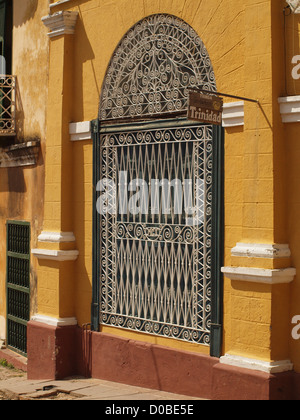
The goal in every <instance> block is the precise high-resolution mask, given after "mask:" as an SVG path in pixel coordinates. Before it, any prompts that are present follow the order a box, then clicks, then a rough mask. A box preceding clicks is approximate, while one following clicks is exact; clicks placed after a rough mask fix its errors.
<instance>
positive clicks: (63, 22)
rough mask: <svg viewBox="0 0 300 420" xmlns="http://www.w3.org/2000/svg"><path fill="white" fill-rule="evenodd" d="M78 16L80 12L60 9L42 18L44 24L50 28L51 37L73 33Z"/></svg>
mask: <svg viewBox="0 0 300 420" xmlns="http://www.w3.org/2000/svg"><path fill="white" fill-rule="evenodd" d="M77 18H78V12H72V11H60V12H57V13H54V14H53V15H48V16H45V17H43V18H42V22H43V23H44V25H45V26H46V27H47V28H48V29H50V32H49V33H48V36H49V38H54V37H57V36H61V35H73V34H74V33H75V26H76V22H77Z"/></svg>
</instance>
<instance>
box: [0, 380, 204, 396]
mask: <svg viewBox="0 0 300 420" xmlns="http://www.w3.org/2000/svg"><path fill="white" fill-rule="evenodd" d="M0 400H106V401H118V400H119V401H130V400H133V401H134V400H136V401H147V400H149V401H150V400H154V401H157V400H161V401H162V400H165V401H166V400H168V401H172V400H173V401H174V400H175V401H176V400H179V401H195V400H199V399H197V398H192V397H191V398H190V397H186V396H182V395H175V394H170V393H167V392H160V391H153V390H149V389H143V388H137V387H132V386H127V385H121V384H116V383H112V382H106V381H102V380H97V379H84V378H70V379H67V380H64V381H30V380H27V379H26V375H25V376H24V375H23V376H21V377H13V378H9V379H6V380H2V381H0Z"/></svg>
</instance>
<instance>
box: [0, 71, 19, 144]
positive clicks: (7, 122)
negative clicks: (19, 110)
mask: <svg viewBox="0 0 300 420" xmlns="http://www.w3.org/2000/svg"><path fill="white" fill-rule="evenodd" d="M15 135H16V77H15V76H7V75H5V76H4V75H3V76H0V137H3V136H15Z"/></svg>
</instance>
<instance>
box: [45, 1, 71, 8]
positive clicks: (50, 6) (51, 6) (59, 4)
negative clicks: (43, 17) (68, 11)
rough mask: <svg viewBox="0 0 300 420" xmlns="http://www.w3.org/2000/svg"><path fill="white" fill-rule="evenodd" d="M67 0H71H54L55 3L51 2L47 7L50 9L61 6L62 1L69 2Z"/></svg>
mask: <svg viewBox="0 0 300 420" xmlns="http://www.w3.org/2000/svg"><path fill="white" fill-rule="evenodd" d="M69 1H71V0H60V1H57V2H55V3H51V4H50V5H49V8H50V10H51V9H52V8H53V7H57V6H61V5H62V4H64V3H69Z"/></svg>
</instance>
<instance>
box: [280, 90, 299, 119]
mask: <svg viewBox="0 0 300 420" xmlns="http://www.w3.org/2000/svg"><path fill="white" fill-rule="evenodd" d="M278 102H279V105H280V113H281V117H282V122H283V123H297V122H300V96H287V97H285V98H279V99H278Z"/></svg>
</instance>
